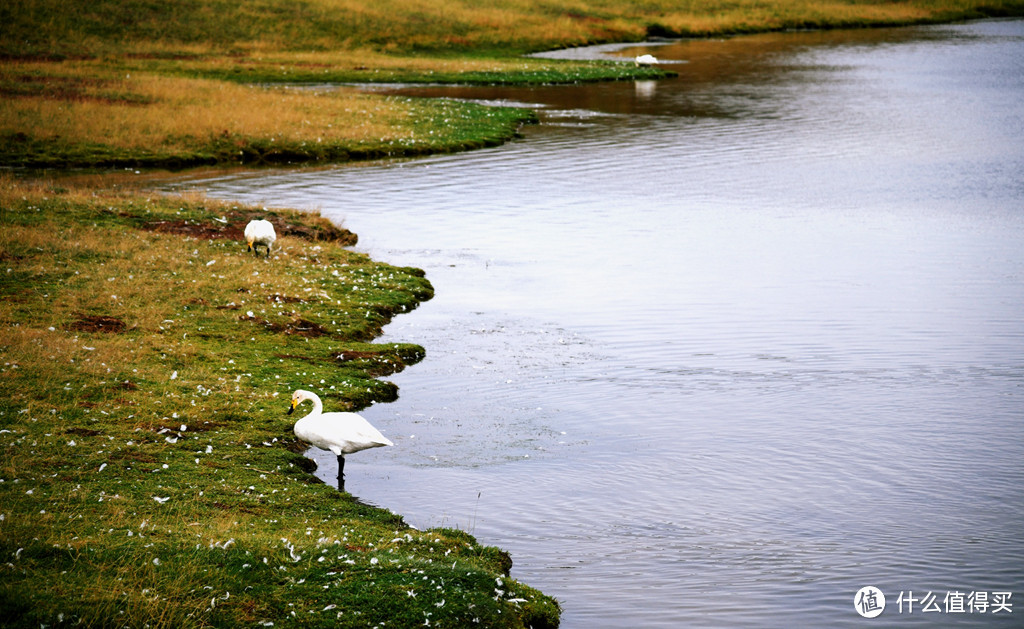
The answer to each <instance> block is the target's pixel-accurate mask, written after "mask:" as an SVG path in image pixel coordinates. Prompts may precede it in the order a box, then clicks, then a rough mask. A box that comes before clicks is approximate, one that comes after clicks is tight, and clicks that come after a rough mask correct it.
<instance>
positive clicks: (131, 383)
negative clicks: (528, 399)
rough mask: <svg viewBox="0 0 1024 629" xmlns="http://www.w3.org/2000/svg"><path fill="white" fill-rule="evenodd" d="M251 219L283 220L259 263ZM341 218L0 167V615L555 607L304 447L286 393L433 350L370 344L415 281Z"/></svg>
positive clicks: (267, 619) (376, 613)
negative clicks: (394, 510)
mask: <svg viewBox="0 0 1024 629" xmlns="http://www.w3.org/2000/svg"><path fill="white" fill-rule="evenodd" d="M251 215H263V216H269V217H270V218H271V220H273V221H274V222H275V223H276V224H277V231H278V233H279V234H280V235H281V237H280V239H279V241H278V244H279V247H278V248H277V249H276V250H275V252H274V255H273V256H272V257H271V258H270V259H262V258H260V259H257V258H254V257H253V256H252V255H251V254H247V253H246V251H245V245H244V242H242V241H241V236H240V230H241V227H242V226H243V225H244V224H245V222H246V221H247V220H248V218H249V217H250V216H251ZM352 238H353V236H352V234H350V233H348V232H346V231H344V230H341V229H337V228H334V227H332V226H331V225H330V224H328V223H327V222H326V221H322V220H320V219H318V218H317V217H314V216H311V215H308V214H301V213H293V212H287V211H283V210H282V211H264V210H262V209H260V208H251V207H240V206H235V205H231V204H224V203H211V202H209V201H205V200H202V199H167V198H152V199H147V198H144V197H140V196H137V195H122V194H118V193H113V192H109V191H102V190H89V189H75V190H64V189H61V188H54V187H53V186H40V185H33V186H30V185H27V184H16V183H14V182H12V181H11V180H10V179H3V180H2V181H0V296H2V299H0V325H2V327H0V330H2V332H0V334H2V336H0V352H2V354H3V361H2V365H0V380H2V382H3V386H4V393H5V394H4V396H3V397H2V398H0V452H2V456H0V556H2V557H3V561H2V562H0V615H2V616H3V618H4V624H5V626H12V627H14V626H16V627H39V626H62V625H64V624H67V625H74V624H78V623H82V624H84V625H86V626H112V627H113V626H117V627H120V626H128V627H143V626H150V627H175V628H178V627H209V626H243V625H244V626H271V625H270V624H269V623H273V626H275V627H287V626H304V627H305V626H330V627H372V626H375V625H378V624H379V625H380V626H391V627H402V626H405V627H409V626H423V625H424V623H425V622H426V621H430V625H431V626H442V627H444V626H447V627H463V626H471V625H473V624H475V623H476V621H479V623H480V624H481V625H482V626H488V627H520V626H526V625H529V624H531V623H532V624H533V625H534V626H553V625H555V624H557V617H558V616H557V606H556V604H555V603H554V602H553V601H552V600H551V599H549V598H546V597H544V596H543V595H541V594H540V593H538V592H536V591H534V590H532V589H530V588H529V587H527V586H524V585H522V584H519V583H517V582H515V581H514V580H512V579H510V578H509V577H508V576H507V570H508V567H509V564H510V562H509V558H508V556H507V555H506V554H504V553H503V552H501V551H499V550H498V549H495V548H489V547H483V546H480V545H479V544H478V543H477V542H476V541H475V540H474V539H473V538H471V537H470V536H469V535H466V534H465V533H462V532H459V531H455V530H442V529H437V530H429V531H422V532H421V531H417V530H414V529H411V528H409V527H407V526H406V525H405V524H404V523H403V522H402V519H401V517H399V516H396V515H393V514H391V513H390V512H387V511H383V510H380V509H376V508H370V507H366V506H363V505H361V504H360V503H358V502H356V501H355V500H354V499H353V498H352V497H351V496H349V495H348V494H342V493H339V492H337V491H336V490H335V489H333V488H332V487H330V486H327V485H323V484H321V483H320V482H319V481H317V480H316V479H315V477H314V476H313V475H312V471H311V469H310V468H311V466H312V463H311V462H309V461H308V460H307V459H305V458H304V457H303V456H302V455H301V454H300V452H301V450H302V448H301V446H299V444H298V443H297V442H296V440H295V437H294V435H293V434H292V431H291V421H290V420H289V418H288V417H287V416H286V415H285V411H286V410H287V407H288V400H289V398H290V394H291V391H292V390H293V389H296V388H299V387H302V388H306V389H310V390H314V391H319V392H320V394H321V396H322V397H324V398H325V404H327V405H328V406H329V407H330V408H334V409H339V410H341V409H345V408H353V409H355V408H360V407H363V406H366V405H367V404H369V403H371V402H372V401H387V400H391V399H394V397H395V395H396V389H395V387H394V386H393V385H391V384H390V383H388V382H386V381H384V380H381V379H380V378H381V377H386V376H387V375H388V374H390V373H393V372H395V371H397V370H399V369H402V368H403V367H404V366H405V365H407V364H411V363H414V362H416V361H418V360H420V359H421V357H422V356H423V349H422V348H420V347H418V346H415V345H404V344H373V343H371V342H370V341H371V340H372V339H373V338H374V337H375V336H376V335H377V334H378V333H379V331H380V328H381V326H382V325H384V324H385V323H386V322H387V321H388V320H389V319H390V318H391V317H392V316H393V315H395V314H397V313H401V312H404V311H407V310H409V309H412V308H415V307H416V305H417V303H419V302H420V301H422V300H425V299H429V298H430V296H431V295H432V289H431V287H430V284H429V282H427V280H426V279H425V278H424V277H423V276H422V273H421V272H419V271H417V270H415V269H408V268H396V267H392V266H388V265H385V264H380V263H376V262H373V261H371V260H369V259H368V258H366V257H365V256H363V255H361V254H357V253H353V252H351V251H349V250H347V249H345V248H344V246H343V245H345V244H350V243H351V242H352ZM382 428H383V429H384V430H385V431H386V429H387V427H386V426H382ZM391 436H392V437H395V435H391ZM350 474H351V472H350Z"/></svg>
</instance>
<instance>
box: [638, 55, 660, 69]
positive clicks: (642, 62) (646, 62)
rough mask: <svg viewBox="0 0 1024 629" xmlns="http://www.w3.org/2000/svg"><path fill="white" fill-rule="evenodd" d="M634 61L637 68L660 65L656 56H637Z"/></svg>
mask: <svg viewBox="0 0 1024 629" xmlns="http://www.w3.org/2000/svg"><path fill="white" fill-rule="evenodd" d="M634 61H635V62H636V65H637V66H653V65H657V63H658V59H657V57H655V56H654V55H637V57H636V59H634Z"/></svg>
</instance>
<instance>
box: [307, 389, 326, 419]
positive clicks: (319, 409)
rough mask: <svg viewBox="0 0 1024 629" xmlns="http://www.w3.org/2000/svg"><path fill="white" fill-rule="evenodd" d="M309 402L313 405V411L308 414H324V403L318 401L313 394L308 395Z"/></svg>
mask: <svg viewBox="0 0 1024 629" xmlns="http://www.w3.org/2000/svg"><path fill="white" fill-rule="evenodd" d="M308 399H309V401H310V402H312V403H313V410H312V411H311V412H310V413H309V414H310V415H322V414H323V412H324V403H323V402H321V401H320V398H319V397H317V396H316V395H315V394H310V396H309V398H308Z"/></svg>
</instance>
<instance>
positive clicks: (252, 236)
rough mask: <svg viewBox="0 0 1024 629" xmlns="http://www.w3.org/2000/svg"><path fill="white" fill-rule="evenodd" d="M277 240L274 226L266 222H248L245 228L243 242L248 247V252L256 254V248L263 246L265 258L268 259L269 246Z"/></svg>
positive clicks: (262, 220)
mask: <svg viewBox="0 0 1024 629" xmlns="http://www.w3.org/2000/svg"><path fill="white" fill-rule="evenodd" d="M275 240H277V233H276V232H275V231H274V224H273V223H271V222H270V221H268V220H264V219H262V218H258V219H256V220H252V221H249V224H248V225H246V226H245V242H246V243H248V245H249V251H252V252H253V253H257V251H256V247H258V246H259V245H263V246H264V247H266V248H267V257H268V258H269V257H270V246H271V245H273V244H274V241H275Z"/></svg>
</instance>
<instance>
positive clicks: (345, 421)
mask: <svg viewBox="0 0 1024 629" xmlns="http://www.w3.org/2000/svg"><path fill="white" fill-rule="evenodd" d="M306 400H310V401H312V402H313V412H311V413H310V414H309V415H306V416H305V417H303V418H302V419H300V420H299V421H297V422H295V428H294V430H295V436H296V437H298V438H299V439H302V440H303V441H306V442H308V443H311V444H313V445H314V446H316V447H318V448H321V449H323V450H330V451H331V452H333V453H334V454H335V455H336V456H337V457H338V489H339V490H340V491H345V455H346V454H352V453H353V452H359V451H360V450H366V449H368V448H379V447H381V446H393V445H395V444H393V443H391V441H389V440H388V438H387V437H385V436H384V435H382V434H380V431H379V430H377V429H376V428H374V427H373V426H371V425H370V422H368V421H366V420H365V419H363V417H362V416H360V415H357V414H355V413H325V412H324V405H323V402H321V401H320V398H319V396H317V394H316V393H312V392H310V391H304V390H302V389H297V390H296V391H295V393H293V394H292V404H291V407H290V408H289V409H288V414H289V415H291V414H292V412H294V411H295V407H296V406H298V405H299V404H302V403H303V402H305V401H306Z"/></svg>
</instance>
